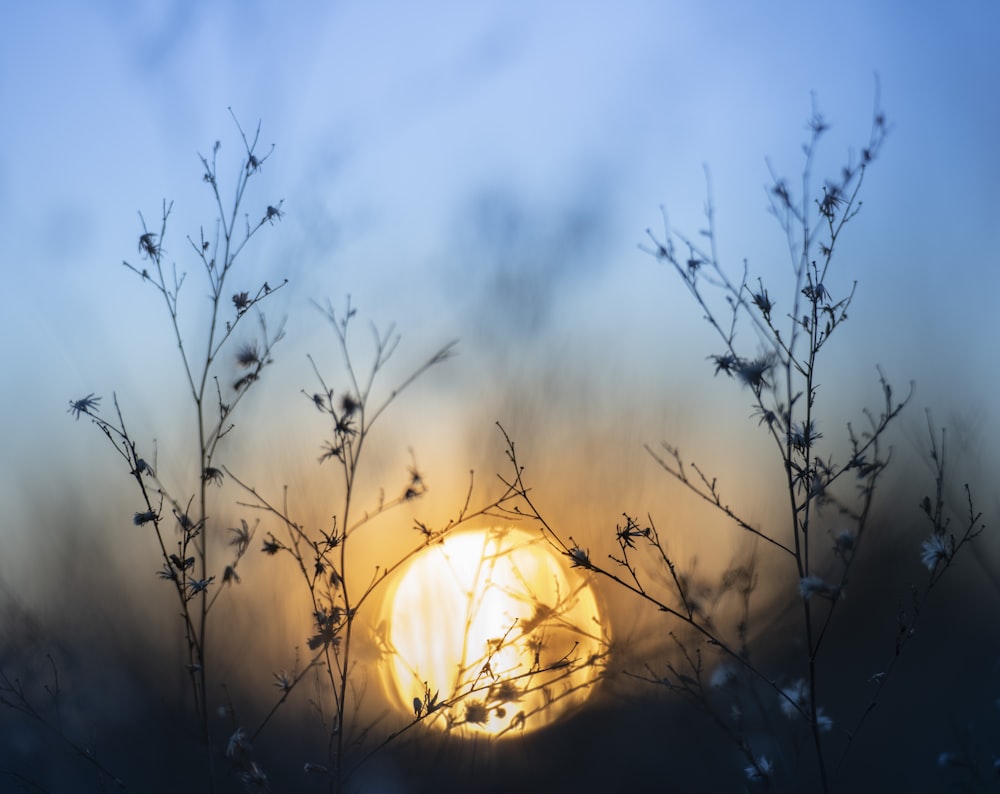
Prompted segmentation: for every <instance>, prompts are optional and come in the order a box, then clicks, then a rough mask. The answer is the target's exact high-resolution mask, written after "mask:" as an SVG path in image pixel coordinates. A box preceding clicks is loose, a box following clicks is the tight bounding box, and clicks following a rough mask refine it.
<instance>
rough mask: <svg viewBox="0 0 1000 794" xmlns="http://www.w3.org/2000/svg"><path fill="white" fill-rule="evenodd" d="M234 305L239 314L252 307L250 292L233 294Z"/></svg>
mask: <svg viewBox="0 0 1000 794" xmlns="http://www.w3.org/2000/svg"><path fill="white" fill-rule="evenodd" d="M233 306H235V307H236V312H237V314H243V312H245V311H246V310H247V309H249V308H250V293H248V292H237V293H236V294H235V295H233Z"/></svg>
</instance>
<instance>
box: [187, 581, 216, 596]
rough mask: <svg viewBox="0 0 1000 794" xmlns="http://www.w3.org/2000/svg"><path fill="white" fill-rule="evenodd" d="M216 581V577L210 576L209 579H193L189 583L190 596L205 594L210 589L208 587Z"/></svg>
mask: <svg viewBox="0 0 1000 794" xmlns="http://www.w3.org/2000/svg"><path fill="white" fill-rule="evenodd" d="M214 581H215V577H214V576H209V577H208V578H207V579H192V580H191V581H189V582H188V590H189V593H188V595H190V596H196V595H198V593H203V592H205V590H207V589H208V586H209V585H210V584H212V582H214Z"/></svg>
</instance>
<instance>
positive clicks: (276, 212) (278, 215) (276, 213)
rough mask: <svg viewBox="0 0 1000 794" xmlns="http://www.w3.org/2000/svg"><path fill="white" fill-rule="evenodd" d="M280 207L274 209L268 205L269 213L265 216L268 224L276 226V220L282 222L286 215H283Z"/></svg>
mask: <svg viewBox="0 0 1000 794" xmlns="http://www.w3.org/2000/svg"><path fill="white" fill-rule="evenodd" d="M280 206H281V204H279V205H278V207H280ZM278 207H272V206H270V205H268V207H267V213H266V214H265V215H264V220H265V221H267V222H268V223H270V224H271V225H272V226H274V221H275V220H279V221H280V220H281V219H282V217H284V215H285V213H283V212H282V211H281V210H280V209H278ZM263 222H264V221H261V223H263Z"/></svg>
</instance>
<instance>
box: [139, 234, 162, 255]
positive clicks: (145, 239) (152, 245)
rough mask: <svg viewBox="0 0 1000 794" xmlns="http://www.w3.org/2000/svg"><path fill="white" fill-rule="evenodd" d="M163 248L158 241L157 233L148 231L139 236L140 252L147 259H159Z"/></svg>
mask: <svg viewBox="0 0 1000 794" xmlns="http://www.w3.org/2000/svg"><path fill="white" fill-rule="evenodd" d="M161 253H163V250H162V249H161V248H160V246H159V245H157V243H156V235H155V234H153V233H152V232H146V233H145V234H142V235H140V236H139V254H140V255H142V256H144V257H145V258H147V259H157V258H159V256H160V254H161Z"/></svg>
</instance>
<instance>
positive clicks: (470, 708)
mask: <svg viewBox="0 0 1000 794" xmlns="http://www.w3.org/2000/svg"><path fill="white" fill-rule="evenodd" d="M488 718H489V712H488V711H487V710H486V706H485V705H484V704H483V703H482V702H481V701H479V700H469V701H466V704H465V721H466V722H471V723H473V724H474V725H483V724H484V723H485V722H486V720H487V719H488Z"/></svg>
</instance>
